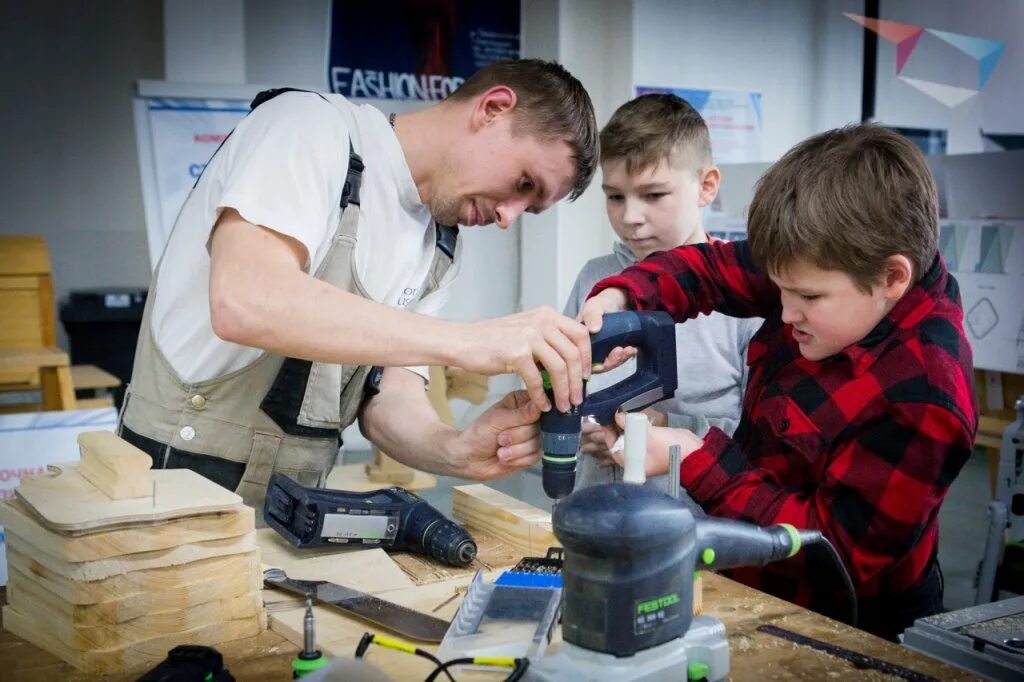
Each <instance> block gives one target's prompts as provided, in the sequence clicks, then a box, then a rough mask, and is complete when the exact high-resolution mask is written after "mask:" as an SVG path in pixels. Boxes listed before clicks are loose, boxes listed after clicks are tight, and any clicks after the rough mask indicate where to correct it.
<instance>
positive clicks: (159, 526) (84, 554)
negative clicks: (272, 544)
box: [0, 500, 255, 562]
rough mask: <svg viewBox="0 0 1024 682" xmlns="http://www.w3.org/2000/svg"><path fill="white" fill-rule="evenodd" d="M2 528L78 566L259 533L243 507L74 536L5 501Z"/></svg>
mask: <svg viewBox="0 0 1024 682" xmlns="http://www.w3.org/2000/svg"><path fill="white" fill-rule="evenodd" d="M0 525H2V526H3V527H4V528H6V529H7V532H9V533H14V534H15V535H18V536H20V537H23V538H32V544H33V545H35V546H36V547H39V548H40V549H42V550H43V551H45V552H47V553H48V554H51V555H53V556H55V557H57V558H59V559H63V560H64V561H71V562H78V561H95V560H97V559H107V558H110V557H116V556H120V555H122V554H134V553H137V552H148V551H154V550H161V549H168V548H171V547H177V546H179V545H187V544H190V543H194V542H205V541H207V540H218V539H221V538H232V537H238V536H240V535H245V534H246V533H250V532H252V531H253V530H255V510H254V509H253V508H252V507H247V506H245V505H242V506H240V507H239V508H238V509H237V510H236V511H231V512H225V513H219V514H202V515H199V516H187V517H184V518H180V519H173V520H171V521H164V522H160V523H155V524H146V525H138V524H137V525H133V526H130V527H127V528H121V529H116V530H107V531H101V532H96V533H89V534H86V535H76V536H71V535H64V534H62V533H56V532H54V531H52V530H50V529H48V528H47V527H46V526H44V525H42V524H41V523H40V522H39V519H38V518H37V517H36V516H35V515H33V514H31V513H30V512H29V511H28V509H27V508H25V506H24V505H23V504H22V503H21V502H19V501H18V500H4V501H3V502H0Z"/></svg>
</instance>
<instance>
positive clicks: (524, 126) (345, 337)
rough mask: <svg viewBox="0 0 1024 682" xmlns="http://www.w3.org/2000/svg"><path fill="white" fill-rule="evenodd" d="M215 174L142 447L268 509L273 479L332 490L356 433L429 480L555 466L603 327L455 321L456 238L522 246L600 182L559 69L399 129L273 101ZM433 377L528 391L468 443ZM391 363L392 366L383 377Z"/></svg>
mask: <svg viewBox="0 0 1024 682" xmlns="http://www.w3.org/2000/svg"><path fill="white" fill-rule="evenodd" d="M253 107H254V108H253V111H252V113H251V114H249V116H247V117H246V118H245V119H243V120H242V121H241V122H240V123H239V125H238V126H237V127H236V129H235V130H234V131H233V132H232V134H231V135H230V136H229V137H228V138H227V140H226V141H225V142H224V144H223V145H222V146H221V148H220V149H219V150H218V151H217V153H216V154H215V155H214V157H213V158H212V159H211V160H210V163H209V164H208V166H207V168H206V170H205V171H204V173H203V176H202V177H201V178H200V179H199V181H198V182H197V183H196V186H195V188H194V189H193V191H192V193H191V194H190V195H189V197H188V199H187V200H186V202H185V204H184V206H183V207H182V210H181V213H180V214H179V216H178V219H177V222H176V223H175V226H174V230H173V231H172V234H171V236H170V238H169V241H168V243H167V246H166V248H165V250H164V253H163V256H162V258H161V260H160V264H159V266H158V268H157V271H156V273H155V274H154V279H153V283H152V285H151V289H150V296H149V300H148V302H147V307H146V312H145V318H144V321H143V329H142V333H141V334H140V338H139V346H138V351H137V354H136V363H135V368H134V372H133V376H132V382H131V386H130V388H129V391H128V395H127V397H126V402H125V409H124V413H123V416H122V422H121V434H122V436H123V437H124V438H126V439H127V440H129V441H130V442H133V443H135V444H136V445H137V446H139V447H140V448H142V449H143V450H145V451H146V452H148V453H149V454H150V455H151V456H152V457H153V459H154V466H156V467H168V468H176V467H188V468H192V469H194V470H196V471H199V472H200V473H202V474H203V475H205V476H207V477H208V478H211V479H212V480H214V481H216V482H218V483H220V484H221V485H224V486H225V487H228V488H231V489H235V490H238V491H239V493H240V494H242V496H243V498H244V499H245V500H246V502H248V503H250V504H254V505H258V504H260V503H261V502H262V498H263V494H264V492H265V489H266V485H267V481H268V480H269V477H270V474H271V473H272V472H273V471H282V472H284V473H286V474H288V475H290V476H292V477H293V478H296V479H298V480H299V481H300V482H303V483H306V484H309V485H312V484H322V483H323V481H324V480H325V478H326V474H327V472H328V470H329V468H330V466H331V464H332V463H333V461H334V456H335V454H336V452H337V445H338V438H339V434H340V429H342V428H344V427H345V426H347V425H348V424H350V423H352V421H354V420H355V419H356V418H357V417H358V418H359V420H360V426H361V428H362V430H363V432H364V433H365V434H366V435H367V437H368V438H369V439H370V440H371V441H373V442H374V443H375V444H376V445H378V446H379V447H380V448H381V449H382V450H384V451H386V452H388V453H391V454H393V456H394V457H395V458H396V459H399V460H401V461H404V462H406V463H408V464H410V465H413V466H415V467H417V468H420V469H424V470H427V471H432V472H435V473H440V474H448V475H455V476H459V477H463V478H471V479H491V478H496V477H499V476H503V475H506V474H508V473H511V472H514V471H517V470H520V469H522V468H524V467H527V466H530V465H531V464H533V463H534V462H536V461H537V459H538V458H539V456H540V444H539V440H538V427H537V424H536V420H537V418H538V417H539V414H540V411H541V410H544V409H549V408H550V407H551V406H550V404H549V402H548V400H547V398H546V397H545V395H544V392H543V388H542V384H541V378H540V371H539V367H538V365H540V366H542V367H543V368H544V369H546V370H547V371H548V373H549V374H550V376H551V380H552V384H553V387H554V393H555V403H556V405H557V407H559V408H560V409H563V410H564V409H568V407H569V404H570V403H574V404H578V403H580V402H582V399H583V389H582V380H583V378H584V377H585V376H587V375H588V374H589V371H590V346H589V337H588V335H587V333H586V332H585V330H584V328H583V327H582V325H580V324H579V323H577V322H574V321H573V320H570V319H569V318H566V317H564V316H562V315H560V314H558V313H557V312H556V311H554V310H552V309H536V310H530V311H526V312H523V313H520V314H517V315H512V316H508V317H503V318H497V319H493V320H487V321H483V322H477V323H453V322H447V321H443V320H439V319H437V318H436V317H434V316H435V315H436V314H437V311H438V310H439V309H440V308H441V306H442V305H443V304H444V302H445V300H446V299H447V296H448V291H449V288H450V286H451V282H452V281H453V279H454V278H455V275H456V274H457V271H458V264H459V244H458V239H457V228H455V227H444V226H455V225H467V226H468V225H486V224H489V223H492V222H493V223H496V224H497V225H498V226H499V227H501V228H502V229H504V228H507V227H508V226H509V225H510V224H511V223H512V222H513V221H514V220H515V219H516V218H517V217H518V216H519V215H521V214H522V213H523V212H524V211H531V212H539V211H543V210H545V209H547V208H548V207H550V206H551V205H553V204H554V203H555V202H557V201H559V200H561V199H562V198H565V197H566V196H569V197H570V198H571V199H575V198H576V197H577V196H579V195H580V194H581V193H582V192H583V190H584V189H585V188H586V187H587V185H588V184H589V182H590V180H591V177H592V175H593V170H594V163H595V155H596V146H597V143H596V140H597V128H596V123H595V120H594V113H593V108H592V105H591V102H590V99H589V97H588V96H587V94H586V92H585V91H584V89H583V87H582V86H581V85H580V83H579V81H577V80H576V79H575V78H573V77H572V76H571V75H570V74H569V73H568V72H567V71H565V69H563V68H562V67H561V66H559V65H557V64H554V63H547V62H542V61H539V60H520V61H513V62H503V63H498V64H494V65H491V66H488V67H485V68H483V69H481V70H480V71H479V72H477V73H476V74H475V75H473V76H472V77H470V78H469V79H467V81H466V82H465V83H464V84H463V86H462V87H461V88H460V89H459V90H458V91H456V92H455V93H454V94H453V95H452V96H450V97H449V98H448V99H447V100H445V101H443V102H441V103H438V104H436V105H434V106H432V107H430V108H428V109H425V110H423V111H419V112H416V113H413V114H407V115H402V116H397V117H396V116H395V115H393V114H392V115H391V116H386V115H385V114H383V113H382V112H380V111H378V110H377V109H374V108H372V107H370V106H368V105H362V106H357V105H354V104H353V103H351V102H349V101H347V100H346V99H345V98H343V97H341V96H340V95H320V94H317V93H309V92H303V91H288V90H283V91H270V92H269V93H261V96H260V97H258V98H257V99H256V100H254V103H253ZM422 365H458V366H461V367H464V368H466V369H469V370H472V371H476V372H480V373H484V374H498V373H502V372H516V373H517V374H519V375H520V376H521V377H522V378H523V380H524V381H525V383H526V385H527V391H517V392H514V393H511V394H509V395H508V396H506V397H505V398H504V399H503V400H502V401H500V402H499V403H497V404H496V405H494V406H492V407H491V408H490V409H489V410H487V411H486V412H485V413H484V414H483V415H481V416H480V417H479V418H478V419H476V420H475V421H474V422H472V423H471V424H470V425H469V426H468V427H467V428H466V429H465V430H463V431H461V432H460V431H457V430H454V429H451V428H450V427H448V426H446V425H444V424H443V423H442V422H441V421H440V420H439V419H438V418H437V416H436V414H435V413H434V411H433V409H432V408H431V406H430V403H429V401H428V399H427V397H426V392H425V391H424V386H425V381H426V370H425V368H424V367H420V366H422ZM374 367H376V368H380V367H387V368H388V369H386V370H382V371H381V370H379V369H377V370H374V371H371V369H372V368H374Z"/></svg>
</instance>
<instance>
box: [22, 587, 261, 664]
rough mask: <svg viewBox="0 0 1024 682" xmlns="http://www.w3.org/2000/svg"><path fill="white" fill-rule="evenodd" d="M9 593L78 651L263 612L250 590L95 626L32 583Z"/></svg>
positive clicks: (29, 614) (256, 595)
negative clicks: (68, 612)
mask: <svg viewBox="0 0 1024 682" xmlns="http://www.w3.org/2000/svg"><path fill="white" fill-rule="evenodd" d="M8 595H9V597H10V605H11V606H13V607H14V608H15V609H17V610H18V611H20V612H21V613H23V614H24V615H25V616H26V617H29V618H33V619H34V620H36V621H37V622H39V623H45V627H46V629H47V631H48V632H49V633H50V634H51V635H52V636H53V637H55V638H57V639H59V640H60V641H61V642H63V643H64V644H65V645H66V646H68V647H69V648H71V649H75V650H76V651H96V650H102V649H112V648H120V647H123V646H125V645H129V644H131V643H132V642H138V641H146V640H148V639H152V638H154V637H160V636H163V635H174V634H175V633H178V632H185V631H188V630H194V629H195V628H200V627H203V626H206V625H213V624H215V623H222V622H225V621H231V620H239V619H243V618H252V619H258V618H259V617H260V614H261V613H262V611H263V599H262V596H261V595H260V593H259V592H247V593H245V594H242V595H238V596H236V597H226V598H223V599H217V600H215V601H208V602H204V603H201V604H196V605H194V606H189V607H186V608H183V609H179V610H176V611H163V612H161V613H147V614H145V615H142V616H139V617H138V618H133V619H132V620H128V621H125V622H123V623H114V624H110V623H104V624H100V625H92V624H87V623H81V622H77V621H78V620H80V619H79V618H77V617H76V616H75V615H72V616H71V617H67V616H66V615H65V614H63V613H61V611H59V610H58V608H59V602H60V600H59V599H47V595H46V591H45V590H41V589H38V588H36V589H33V587H32V585H31V583H21V584H19V585H16V586H15V587H14V588H13V589H11V590H10V591H9V593H8Z"/></svg>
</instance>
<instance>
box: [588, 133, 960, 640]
mask: <svg viewBox="0 0 1024 682" xmlns="http://www.w3.org/2000/svg"><path fill="white" fill-rule="evenodd" d="M937 205H938V202H937V198H936V189H935V183H934V180H933V179H932V176H931V173H930V172H929V170H928V167H927V165H926V164H925V161H924V157H923V156H922V155H921V153H920V152H919V151H918V150H917V148H916V147H914V145H913V144H912V143H910V142H909V141H908V140H906V139H905V138H903V137H901V136H900V135H898V134H896V133H894V132H891V131H889V130H886V129H884V128H880V127H877V126H874V125H858V126H851V127H847V128H843V129H839V130H832V131H829V132H826V133H823V134H820V135H816V136H814V137H812V138H810V139H808V140H806V141H804V142H802V143H800V144H799V145H797V146H796V147H795V148H793V149H792V150H790V151H789V152H788V153H787V154H786V155H785V156H784V157H783V158H782V159H781V160H780V161H779V162H778V163H776V164H775V165H774V166H772V167H771V168H770V169H769V170H768V171H767V173H766V174H765V175H764V177H763V178H761V180H760V182H759V183H758V185H757V189H756V192H755V195H754V199H753V202H752V203H751V205H750V212H749V221H748V240H747V241H740V242H732V243H721V242H719V243H714V244H700V245H693V246H682V247H679V248H676V249H673V250H671V251H666V252H662V253H657V254H654V255H651V256H650V257H648V258H647V259H646V260H644V261H642V262H640V263H638V264H636V265H634V266H632V267H630V268H628V269H627V270H625V271H623V272H622V273H621V274H620V275H617V276H615V277H610V278H608V279H605V280H603V281H601V282H600V283H598V285H597V286H595V287H594V290H593V292H591V298H590V300H589V301H588V302H587V303H586V305H585V306H584V308H583V311H582V313H581V317H582V319H583V321H584V322H585V323H586V324H587V325H588V327H589V329H590V331H591V332H594V331H596V330H597V329H599V328H600V325H601V317H602V315H603V314H605V313H607V312H613V311H618V310H623V309H626V308H634V309H638V310H666V311H668V312H669V313H671V314H672V315H673V316H674V317H675V318H676V319H677V320H679V321H683V320H686V319H690V318H693V317H696V316H697V315H699V314H701V313H704V314H707V313H709V312H711V311H713V310H717V311H719V312H722V313H726V314H728V315H733V316H736V317H755V316H756V317H763V318H765V323H764V325H763V326H762V327H761V329H760V330H759V331H758V333H757V335H756V336H755V337H754V339H753V340H752V341H751V343H750V348H749V351H748V356H747V362H748V364H749V365H750V381H749V384H748V388H747V393H746V396H745V398H744V405H743V415H742V418H741V421H740V425H739V428H738V429H737V431H736V433H735V436H734V437H733V438H729V437H728V436H726V435H725V434H724V433H722V432H721V431H719V430H717V429H712V430H711V431H710V432H709V433H708V434H707V436H706V437H704V438H703V439H701V438H698V437H697V436H696V435H695V434H693V433H692V432H689V431H687V430H685V429H669V428H655V427H652V429H651V433H650V434H649V435H648V444H649V446H648V458H647V468H648V474H649V475H650V474H659V473H664V472H665V471H667V469H668V447H669V446H670V445H673V444H678V445H681V446H682V451H683V455H684V458H683V463H682V465H681V467H680V480H681V482H682V483H683V485H684V487H685V488H686V490H687V491H688V492H689V493H690V495H691V496H692V497H693V498H694V499H695V500H697V502H698V503H700V504H701V506H703V507H704V509H705V510H706V511H707V512H708V513H709V514H711V515H714V516H723V517H729V518H735V519H742V520H744V521H749V522H753V523H757V524H761V525H769V524H775V523H791V524H793V525H794V526H796V527H798V528H809V529H816V530H819V531H821V532H822V534H824V535H825V536H826V537H827V538H828V539H829V540H831V542H832V544H834V545H835V547H836V549H838V551H839V554H840V556H841V557H842V559H843V562H844V564H845V565H846V567H847V569H848V570H849V572H850V576H851V577H852V579H853V583H854V585H855V587H856V590H857V595H858V597H859V599H860V610H861V619H860V626H861V627H862V628H864V629H865V630H868V631H870V632H874V633H876V634H878V635H881V636H883V637H888V638H895V637H896V635H898V634H899V633H900V632H902V631H903V629H904V628H906V627H907V626H909V625H910V624H911V623H912V622H913V621H914V619H916V618H919V617H921V616H926V615H931V614H934V613H937V612H939V611H941V609H942V576H941V573H940V571H939V568H938V561H937V558H936V552H937V546H938V513H939V506H940V505H941V503H942V500H943V498H944V497H945V495H946V492H947V491H948V489H949V486H950V484H951V483H952V481H953V479H954V478H955V477H956V475H957V473H958V472H959V471H960V468H961V467H962V466H963V464H964V462H965V461H966V460H967V457H968V456H969V455H970V452H971V447H972V445H973V441H974V434H975V430H976V427H977V419H978V408H977V399H976V397H975V394H974V385H973V367H972V361H971V348H970V345H969V344H968V341H967V338H966V337H965V336H964V331H963V324H962V321H963V309H962V308H961V305H960V295H959V289H958V285H957V282H956V280H955V279H954V278H953V277H952V275H950V274H949V272H948V271H947V270H946V266H945V263H944V262H943V261H942V258H941V257H940V256H939V255H938V209H937ZM681 352H682V350H681ZM611 435H612V434H609V437H610V436H611ZM812 549H813V548H812ZM732 577H734V578H736V579H738V580H740V581H742V582H744V583H747V584H749V585H751V586H753V587H756V588H759V589H762V590H764V591H766V592H770V593H772V594H775V595H777V596H779V597H782V598H784V599H788V600H790V601H793V602H796V603H798V604H802V605H805V606H809V607H811V608H813V609H814V610H816V611H819V612H821V613H825V614H826V615H831V616H834V617H841V614H843V613H844V609H845V604H846V600H845V599H844V595H843V589H842V583H841V581H840V580H839V578H838V576H836V575H835V570H834V568H831V566H830V565H829V562H828V560H827V558H826V557H825V555H824V553H820V554H819V553H815V552H814V551H810V552H808V553H806V554H801V555H798V556H797V557H794V558H792V559H788V560H786V561H783V562H779V563H775V564H770V565H768V566H765V567H763V568H757V569H742V570H737V571H734V572H733V573H732Z"/></svg>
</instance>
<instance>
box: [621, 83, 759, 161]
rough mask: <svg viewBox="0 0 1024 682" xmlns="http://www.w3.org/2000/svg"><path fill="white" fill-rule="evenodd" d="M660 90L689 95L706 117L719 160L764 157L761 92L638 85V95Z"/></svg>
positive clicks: (690, 99)
mask: <svg viewBox="0 0 1024 682" xmlns="http://www.w3.org/2000/svg"><path fill="white" fill-rule="evenodd" d="M652 92H660V93H668V94H672V95H676V96H677V97H681V98H683V99H685V100H686V101H687V102H689V103H690V105H691V106H693V108H694V109H696V110H697V111H698V112H700V115H701V116H703V117H704V121H705V123H707V125H708V132H709V133H710V134H711V153H712V156H714V160H715V163H716V164H722V163H751V162H756V161H761V160H762V159H761V131H762V130H763V128H764V121H763V117H762V114H761V93H760V92H748V91H743V90H698V89H691V88H671V87H657V86H651V85H638V86H636V94H637V95H645V94H647V93H652Z"/></svg>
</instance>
